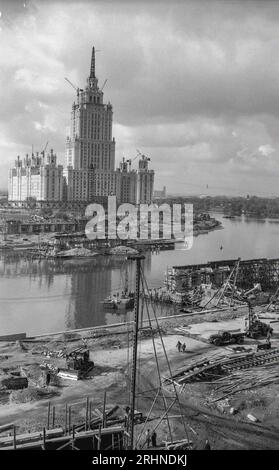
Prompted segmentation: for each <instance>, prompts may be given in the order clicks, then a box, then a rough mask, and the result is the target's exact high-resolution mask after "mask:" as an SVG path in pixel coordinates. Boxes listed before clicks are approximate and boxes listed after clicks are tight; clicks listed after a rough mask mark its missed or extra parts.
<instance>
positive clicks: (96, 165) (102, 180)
mask: <svg viewBox="0 0 279 470" xmlns="http://www.w3.org/2000/svg"><path fill="white" fill-rule="evenodd" d="M112 121H113V110H112V105H111V104H110V103H104V94H103V91H102V89H100V88H99V86H98V79H97V77H96V70H95V49H94V47H93V49H92V56H91V65H90V72H89V77H88V78H87V83H86V87H85V89H84V90H83V89H77V96H76V101H75V102H74V103H73V106H72V113H71V126H70V135H69V136H68V137H67V141H66V168H65V169H64V177H65V181H66V188H67V189H66V198H67V201H73V202H74V201H76V202H78V201H80V202H81V203H82V202H88V203H89V202H93V201H96V200H97V201H98V198H103V197H107V196H111V195H114V196H116V197H117V200H118V201H119V202H130V203H132V204H136V203H140V202H146V203H150V202H151V201H152V194H153V184H154V171H153V170H149V169H148V160H149V159H147V158H146V157H144V156H142V158H141V160H140V162H139V169H138V170H131V165H130V164H129V162H130V161H129V160H128V161H127V163H126V164H123V163H122V164H120V168H118V169H116V170H115V140H114V137H113V136H112Z"/></svg>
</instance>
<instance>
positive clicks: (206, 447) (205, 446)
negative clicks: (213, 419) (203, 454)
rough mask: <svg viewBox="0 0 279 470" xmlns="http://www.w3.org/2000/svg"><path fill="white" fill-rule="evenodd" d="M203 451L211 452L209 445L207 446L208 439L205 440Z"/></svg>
mask: <svg viewBox="0 0 279 470" xmlns="http://www.w3.org/2000/svg"><path fill="white" fill-rule="evenodd" d="M204 450H211V446H210V444H209V440H208V439H206V440H205V445H204Z"/></svg>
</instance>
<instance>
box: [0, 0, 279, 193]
mask: <svg viewBox="0 0 279 470" xmlns="http://www.w3.org/2000/svg"><path fill="white" fill-rule="evenodd" d="M262 3H263V2H259V1H256V0H255V1H253V0H249V1H236V0H234V1H227V2H222V1H206V0H200V1H194V0H193V1H190V0H188V1H186V2H181V1H178V0H177V1H174V2H167V1H163V0H161V1H159V0H158V1H149V2H143V1H135V2H128V1H124V0H122V1H121V0H117V1H103V2H100V1H91V2H89V1H81V2H78V1H77V0H76V1H74V0H72V1H68V2H67V5H66V6H65V2H62V1H59V0H57V1H54V0H52V1H48V2H45V1H43V0H37V1H36V0H33V1H32V2H31V1H25V2H23V1H21V0H14V1H10V0H9V1H8V0H2V5H1V8H0V10H1V13H2V14H1V17H0V27H1V30H0V66H1V72H2V73H1V76H0V102H1V108H0V185H1V186H2V187H3V186H6V182H7V173H6V172H7V169H8V166H9V165H10V164H11V162H12V161H13V160H14V158H15V157H16V155H17V154H23V153H25V152H27V151H30V149H31V146H32V144H33V145H34V146H35V148H37V149H38V150H41V149H42V148H43V147H44V145H45V143H46V141H49V142H50V145H51V146H53V147H54V148H55V150H56V151H57V152H58V154H59V157H60V160H61V161H63V156H64V145H65V144H64V143H65V136H66V132H67V127H68V126H69V119H70V110H71V104H72V101H73V99H74V90H73V89H72V88H71V87H70V85H69V84H68V83H67V82H65V80H64V77H68V78H69V79H70V80H71V81H72V82H73V83H74V84H76V85H77V86H80V87H82V86H84V84H85V79H86V77H87V75H88V72H89V62H90V53H91V47H92V45H93V44H94V45H95V46H96V48H97V49H99V50H100V52H98V53H97V57H96V59H97V74H98V77H99V81H100V84H102V83H103V81H104V80H105V79H106V78H108V82H107V84H106V87H105V89H104V92H105V98H106V99H107V100H110V101H111V102H112V104H113V106H114V123H115V125H114V135H115V137H116V142H117V159H120V158H122V156H123V155H126V156H129V157H130V156H131V157H133V155H136V149H137V148H139V149H140V150H142V151H143V152H144V153H149V155H150V156H151V158H152V165H153V167H154V169H155V170H156V186H158V187H160V186H163V185H164V184H165V185H166V186H167V189H168V190H169V191H170V192H182V193H189V192H196V193H197V192H204V190H205V188H208V190H209V191H210V193H215V194H216V193H220V192H230V193H232V194H233V193H234V194H237V193H239V192H240V193H245V192H246V191H249V192H250V193H253V192H254V193H260V192H261V193H262V194H267V193H276V191H277V186H278V184H277V172H278V171H279V165H278V150H279V139H278V125H279V93H278V90H279V62H278V50H279V28H278V25H279V4H277V2H272V1H270V2H268V1H267V2H264V8H263V7H262ZM263 162H264V164H263Z"/></svg>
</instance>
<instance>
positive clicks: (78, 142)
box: [66, 47, 115, 171]
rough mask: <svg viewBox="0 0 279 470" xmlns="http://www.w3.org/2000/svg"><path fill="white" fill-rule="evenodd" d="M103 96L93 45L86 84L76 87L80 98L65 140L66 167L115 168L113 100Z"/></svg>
mask: <svg viewBox="0 0 279 470" xmlns="http://www.w3.org/2000/svg"><path fill="white" fill-rule="evenodd" d="M103 96H104V94H103V92H102V90H101V89H100V88H99V86H98V79H97V77H96V75H95V50H94V47H93V49H92V57H91V67H90V74H89V77H88V78H87V84H86V88H85V89H84V90H81V89H77V101H76V102H75V103H74V104H73V107H72V113H71V127H70V136H69V137H67V143H66V163H67V167H68V166H70V167H72V168H73V169H74V170H105V171H111V170H114V167H115V141H114V138H113V137H112V115H113V112H112V106H111V104H110V103H107V104H105V103H104V102H103Z"/></svg>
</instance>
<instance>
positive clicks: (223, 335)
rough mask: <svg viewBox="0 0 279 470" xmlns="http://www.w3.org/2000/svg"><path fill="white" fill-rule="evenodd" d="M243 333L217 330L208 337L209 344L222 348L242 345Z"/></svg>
mask: <svg viewBox="0 0 279 470" xmlns="http://www.w3.org/2000/svg"><path fill="white" fill-rule="evenodd" d="M244 336H245V333H242V332H239V331H238V332H231V331H226V330H219V331H218V333H215V334H213V335H211V336H210V337H209V339H208V340H209V342H210V343H211V344H214V345H215V346H222V345H224V344H234V343H237V344H242V343H243V342H244Z"/></svg>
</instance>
